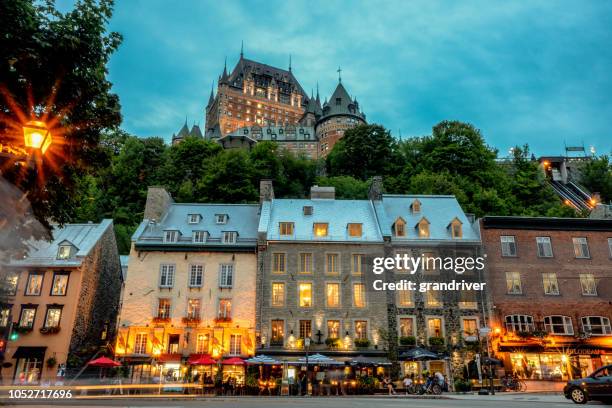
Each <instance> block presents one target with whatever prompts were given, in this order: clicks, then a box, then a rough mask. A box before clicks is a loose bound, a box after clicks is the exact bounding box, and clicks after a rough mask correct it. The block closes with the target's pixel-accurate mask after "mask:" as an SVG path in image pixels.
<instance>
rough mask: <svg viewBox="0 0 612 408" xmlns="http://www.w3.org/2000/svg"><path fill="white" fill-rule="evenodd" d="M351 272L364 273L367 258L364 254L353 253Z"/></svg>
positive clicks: (354, 273) (355, 273)
mask: <svg viewBox="0 0 612 408" xmlns="http://www.w3.org/2000/svg"><path fill="white" fill-rule="evenodd" d="M351 258H352V265H351V272H352V273H353V275H362V274H364V273H365V271H366V259H365V255H363V254H353V255H352V257H351Z"/></svg>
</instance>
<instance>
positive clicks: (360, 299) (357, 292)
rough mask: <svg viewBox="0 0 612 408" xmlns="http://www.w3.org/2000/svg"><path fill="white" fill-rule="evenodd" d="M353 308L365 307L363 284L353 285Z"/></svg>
mask: <svg viewBox="0 0 612 408" xmlns="http://www.w3.org/2000/svg"><path fill="white" fill-rule="evenodd" d="M353 306H354V307H358V308H364V307H366V298H365V285H364V284H363V283H353Z"/></svg>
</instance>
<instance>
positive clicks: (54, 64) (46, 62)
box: [0, 0, 121, 242]
mask: <svg viewBox="0 0 612 408" xmlns="http://www.w3.org/2000/svg"><path fill="white" fill-rule="evenodd" d="M112 5H113V2H112V1H110V0H100V1H97V2H94V1H78V2H77V3H76V4H75V6H74V9H73V10H71V11H69V12H67V13H65V14H63V13H60V12H59V11H58V10H57V9H56V8H55V6H54V5H53V2H38V1H33V0H13V1H2V2H0V143H3V144H12V145H23V133H22V126H23V125H24V124H25V123H26V122H27V121H29V120H32V119H43V120H44V121H45V122H47V123H48V126H49V127H50V128H51V132H52V134H54V135H55V137H54V139H53V143H52V144H51V146H50V147H49V149H48V150H47V152H46V153H45V155H44V157H43V158H42V160H37V161H36V165H35V166H34V168H30V167H28V166H13V165H10V163H9V165H4V166H3V168H2V176H3V177H4V178H5V179H7V180H8V181H9V182H11V183H13V184H14V185H16V186H17V187H19V188H20V189H21V190H22V191H24V192H26V193H27V198H28V200H29V201H30V202H31V207H32V211H33V214H34V215H35V217H36V218H37V219H38V221H40V222H41V223H42V224H43V225H45V226H46V227H47V228H48V227H49V222H50V221H55V222H59V223H64V222H68V221H70V220H71V219H72V217H73V216H74V214H75V209H76V207H77V202H76V198H77V196H78V195H76V194H73V192H74V191H75V188H76V180H77V179H78V178H79V177H80V176H81V175H82V174H83V169H84V168H86V167H87V166H88V165H89V164H91V163H92V159H93V160H95V158H96V157H97V154H98V143H99V140H100V135H101V133H102V132H103V131H104V130H106V129H109V128H113V127H115V126H117V125H119V123H120V121H121V116H120V113H119V108H120V107H119V99H118V97H117V95H115V94H113V93H112V92H111V83H110V82H109V81H108V80H107V78H106V75H107V68H106V65H107V63H108V61H109V59H110V56H111V55H112V53H113V52H114V51H115V50H116V49H117V47H118V46H119V44H120V42H121V37H120V35H119V34H117V33H109V32H107V23H108V20H109V19H110V17H111V14H112ZM21 233H23V235H22V237H21V238H22V240H21V242H23V241H24V240H26V239H29V238H30V237H31V233H30V232H24V231H23V230H22V231H16V234H21ZM36 238H40V237H36Z"/></svg>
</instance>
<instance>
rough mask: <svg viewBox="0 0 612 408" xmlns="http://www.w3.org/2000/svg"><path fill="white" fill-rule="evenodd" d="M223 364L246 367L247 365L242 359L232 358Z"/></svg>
mask: <svg viewBox="0 0 612 408" xmlns="http://www.w3.org/2000/svg"><path fill="white" fill-rule="evenodd" d="M221 364H224V365H244V364H246V362H245V361H244V360H243V359H241V358H240V357H232V358H228V359H227V360H223V361H222V362H221Z"/></svg>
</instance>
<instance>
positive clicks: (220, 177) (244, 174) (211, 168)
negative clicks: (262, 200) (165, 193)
mask: <svg viewBox="0 0 612 408" xmlns="http://www.w3.org/2000/svg"><path fill="white" fill-rule="evenodd" d="M254 173H255V170H254V168H253V165H252V163H251V161H250V160H249V155H248V153H247V152H246V151H244V150H237V149H236V150H225V151H222V152H221V153H220V154H218V155H217V156H214V157H211V158H209V159H207V160H205V161H204V174H203V176H202V178H201V179H200V180H199V181H198V184H197V187H196V197H197V198H198V201H201V202H208V203H248V202H257V200H258V198H259V194H258V190H257V188H256V187H255V182H254V180H253V176H254Z"/></svg>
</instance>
